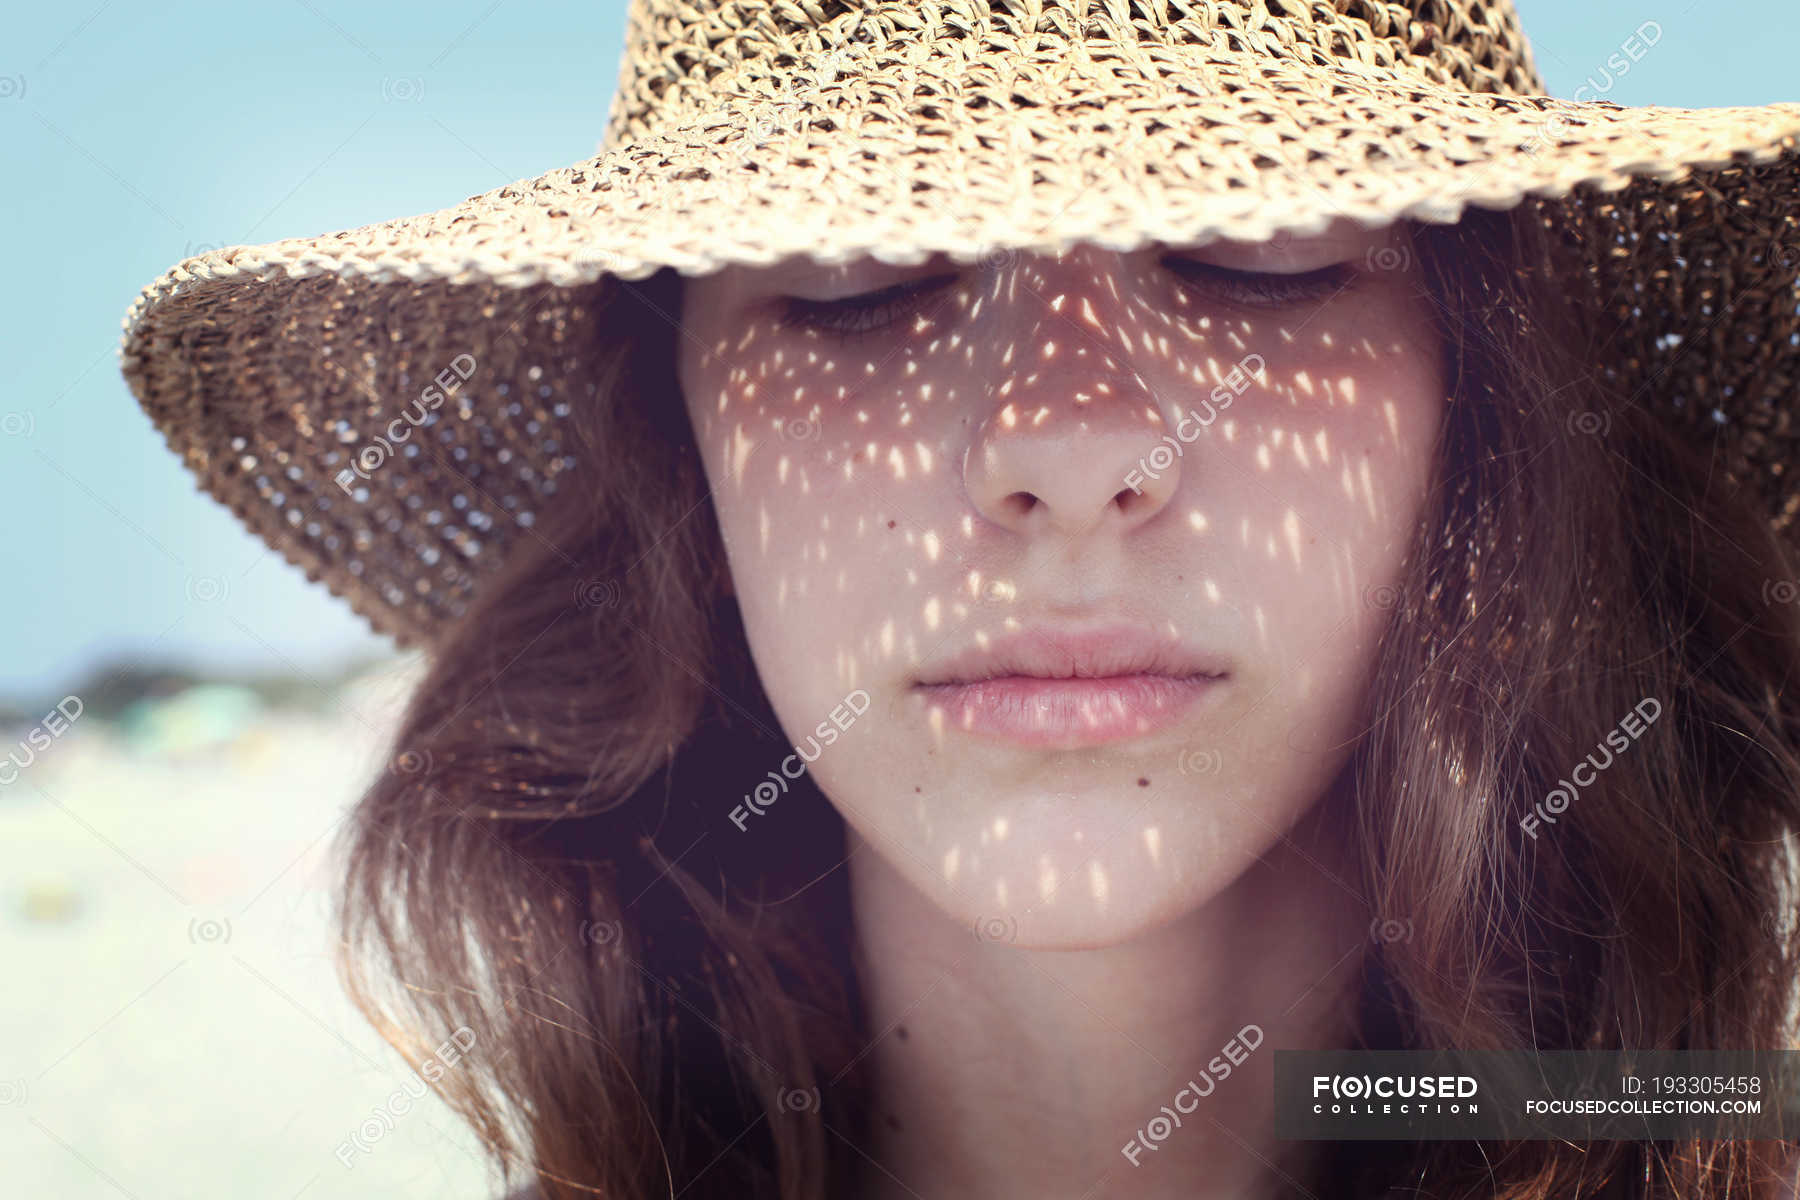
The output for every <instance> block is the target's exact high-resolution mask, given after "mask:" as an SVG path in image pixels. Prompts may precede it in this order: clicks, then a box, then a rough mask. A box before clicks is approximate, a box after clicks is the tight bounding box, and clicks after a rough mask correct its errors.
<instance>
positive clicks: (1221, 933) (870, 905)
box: [851, 809, 1369, 1200]
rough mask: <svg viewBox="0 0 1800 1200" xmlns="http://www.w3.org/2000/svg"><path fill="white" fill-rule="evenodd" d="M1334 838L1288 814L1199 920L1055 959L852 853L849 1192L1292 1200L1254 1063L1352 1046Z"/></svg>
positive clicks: (1261, 1066)
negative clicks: (859, 1073)
mask: <svg viewBox="0 0 1800 1200" xmlns="http://www.w3.org/2000/svg"><path fill="white" fill-rule="evenodd" d="M1316 812H1317V809H1315V814H1316ZM1341 841H1342V839H1341V838H1339V839H1331V838H1328V837H1321V836H1320V829H1319V822H1318V820H1317V817H1316V815H1313V816H1309V818H1308V819H1307V820H1306V821H1304V822H1302V825H1301V827H1300V828H1298V829H1296V830H1295V831H1294V833H1293V834H1292V835H1290V837H1289V838H1288V839H1285V840H1283V841H1282V842H1280V843H1278V844H1277V846H1276V847H1275V848H1273V849H1271V850H1270V851H1269V852H1268V853H1267V854H1266V855H1265V856H1264V857H1263V858H1262V859H1261V860H1259V861H1258V862H1257V863H1256V864H1255V865H1254V866H1252V867H1251V868H1250V869H1249V870H1248V871H1246V872H1245V873H1244V874H1243V875H1242V876H1240V877H1239V878H1238V879H1237V880H1236V881H1235V882H1234V883H1232V884H1231V885H1230V886H1229V887H1228V888H1227V889H1226V890H1225V891H1223V892H1221V893H1220V894H1219V895H1217V896H1216V897H1214V898H1213V899H1212V900H1211V901H1210V902H1208V903H1207V904H1205V905H1203V906H1202V907H1201V908H1200V909H1198V910H1196V911H1193V912H1190V913H1188V914H1186V915H1185V916H1183V917H1181V918H1179V919H1178V920H1175V921H1173V922H1170V923H1167V924H1164V925H1162V926H1160V927H1158V928H1156V929H1153V930H1150V931H1147V932H1145V933H1143V934H1142V935H1140V936H1138V937H1136V938H1134V939H1132V940H1130V941H1128V942H1125V943H1122V944H1116V945H1111V946H1107V947H1104V948H1101V949H1092V950H1077V951H1070V950H1030V949H1021V948H1019V947H1016V946H1011V945H1004V944H995V943H983V942H980V941H978V940H977V939H976V937H975V935H974V934H973V933H972V932H971V930H970V929H969V928H968V927H967V926H965V925H962V924H959V923H958V922H956V921H955V920H953V919H952V918H951V917H949V916H947V915H945V914H944V913H943V911H942V910H941V909H938V908H937V907H936V906H935V905H933V904H932V903H931V902H930V901H929V900H928V899H927V898H926V897H924V896H923V895H921V894H920V893H919V892H918V891H917V890H916V889H915V888H913V887H912V886H911V885H910V884H909V883H908V882H907V881H906V880H904V879H903V878H902V877H901V876H900V875H898V874H897V873H896V872H894V871H893V870H892V869H891V867H889V866H888V865H887V864H886V862H885V860H884V859H883V858H882V856H881V854H880V852H879V851H878V850H876V849H875V848H873V847H870V846H866V845H864V846H856V847H855V848H856V849H857V850H858V851H859V852H858V853H855V854H854V855H853V856H852V860H851V890H852V896H853V903H854V906H855V920H856V928H857V937H858V956H859V963H858V972H859V977H860V979H861V981H862V986H863V994H864V1002H865V1006H866V1010H865V1011H866V1016H867V1020H868V1028H869V1029H870V1031H871V1036H872V1037H873V1038H874V1039H875V1042H874V1045H873V1047H872V1049H871V1050H870V1052H869V1055H870V1068H871V1072H872V1074H871V1078H872V1079H873V1083H874V1091H873V1108H872V1111H871V1125H870V1132H869V1138H868V1139H867V1140H866V1144H865V1145H864V1146H863V1147H862V1148H863V1149H864V1150H865V1151H866V1161H865V1181H864V1182H865V1186H864V1187H863V1188H862V1189H861V1190H860V1192H859V1194H861V1195H868V1196H874V1197H878V1198H880V1200H888V1198H890V1197H893V1198H898V1197H906V1196H912V1197H920V1196H983V1197H989V1198H992V1200H1009V1198H1011V1197H1032V1198H1033V1200H1036V1198H1039V1197H1043V1196H1047V1195H1069V1196H1083V1197H1088V1198H1092V1200H1104V1198H1108V1197H1127V1196H1130V1197H1138V1198H1154V1197H1162V1196H1170V1197H1173V1196H1181V1197H1187V1198H1192V1197H1230V1198H1232V1200H1245V1198H1251V1197H1261V1196H1273V1195H1277V1194H1292V1192H1293V1191H1294V1185H1295V1183H1296V1182H1297V1181H1300V1180H1301V1179H1302V1177H1303V1175H1304V1173H1305V1172H1306V1170H1307V1161H1306V1156H1307V1155H1308V1153H1309V1148H1308V1143H1304V1142H1281V1141H1277V1140H1276V1138H1275V1136H1274V1124H1273V1116H1272V1111H1273V1106H1272V1099H1273V1078H1274V1059H1273V1053H1274V1051H1275V1050H1276V1049H1277V1048H1279V1049H1284V1050H1289V1049H1312V1048H1321V1049H1329V1048H1342V1047H1347V1046H1350V1045H1352V1044H1353V1042H1352V1040H1351V1038H1352V1036H1353V1031H1354V1024H1353V1019H1352V1018H1353V1011H1354V1009H1353V998H1354V988H1355V981H1356V978H1357V972H1358V968H1359V966H1360V963H1361V954H1360V950H1361V949H1362V948H1363V947H1364V946H1366V945H1367V944H1368V936H1369V935H1368V914H1367V911H1366V908H1365V907H1364V905H1363V903H1362V901H1361V898H1360V896H1359V895H1358V894H1356V892H1355V891H1354V890H1353V888H1354V885H1355V879H1356V877H1355V876H1354V875H1351V874H1347V873H1346V871H1345V869H1344V866H1345V862H1344V857H1343V852H1342V849H1341ZM1334 843H1335V845H1334ZM1165 1107H1166V1108H1167V1109H1168V1110H1169V1111H1170V1112H1172V1113H1175V1114H1177V1115H1179V1116H1180V1120H1181V1125H1180V1126H1179V1127H1177V1128H1172V1129H1170V1128H1166V1127H1165V1126H1164V1125H1163V1124H1162V1123H1163V1122H1167V1121H1169V1120H1170V1119H1171V1118H1170V1117H1169V1115H1168V1114H1167V1113H1165V1112H1164V1109H1165ZM1153 1118H1158V1119H1159V1121H1158V1124H1157V1125H1154V1126H1153V1125H1152V1124H1151V1122H1152V1119H1153Z"/></svg>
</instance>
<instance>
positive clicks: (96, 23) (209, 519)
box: [0, 0, 1800, 702]
mask: <svg viewBox="0 0 1800 1200" xmlns="http://www.w3.org/2000/svg"><path fill="white" fill-rule="evenodd" d="M1518 7H1519V11H1520V14H1521V17H1522V20H1523V22H1524V25H1525V28H1526V30H1527V32H1528V33H1529V34H1530V35H1531V37H1532V42H1533V45H1534V47H1535V49H1536V52H1537V56H1538V65H1539V69H1540V71H1541V72H1542V74H1543V75H1544V77H1545V80H1546V83H1547V84H1548V87H1549V90H1550V92H1551V93H1552V94H1553V95H1558V96H1571V95H1573V94H1574V93H1575V91H1576V89H1577V88H1580V87H1581V86H1582V84H1583V83H1584V82H1588V81H1592V83H1593V84H1594V87H1595V90H1596V91H1598V90H1601V89H1602V88H1606V87H1610V90H1608V91H1605V98H1606V99H1609V100H1614V101H1617V102H1619V103H1622V104H1647V103H1660V104H1671V105H1684V106H1696V107H1699V106H1712V105H1724V104H1765V103H1771V102H1774V101H1781V100H1795V99H1800V94H1797V91H1800V89H1797V88H1796V86H1795V84H1794V82H1793V81H1794V79H1795V75H1794V71H1793V62H1794V60H1795V57H1796V53H1797V51H1800V45H1797V43H1800V36H1797V35H1800V16H1796V14H1795V11H1794V9H1793V7H1792V3H1791V0H1788V2H1786V3H1776V2H1774V0H1754V2H1753V0H1712V2H1711V3H1704V4H1703V3H1701V2H1700V0H1691V2H1689V3H1687V4H1686V5H1685V6H1683V5H1682V4H1681V3H1679V2H1678V3H1675V4H1671V5H1668V6H1666V7H1664V8H1660V9H1659V8H1657V7H1655V6H1646V5H1641V4H1636V3H1633V4H1623V3H1610V2H1605V0H1581V3H1579V4H1572V3H1569V2H1568V0H1561V2H1556V0H1519V3H1518ZM623 16H624V4H623V0H600V2H599V3H590V4H567V3H538V4H534V5H530V6H526V5H523V4H507V3H505V2H504V0H498V2H494V0H475V2H468V3H437V4H432V5H426V4H420V3H410V2H409V3H388V4H382V5H358V4H350V3H345V2H343V0H292V2H289V0H274V2H272V3H269V4H259V5H250V6H246V5H241V4H224V3H193V4H180V5H171V6H162V5H158V6H140V5H126V4H119V3H112V2H108V3H101V4H98V5H95V4H92V3H83V4H81V5H79V6H77V7H74V8H57V7H55V6H51V5H33V6H20V8H19V9H16V10H14V11H13V12H11V13H9V15H8V17H7V18H6V22H5V36H4V38H0V47H4V48H3V49H0V137H3V138H4V142H3V143H0V144H3V145H4V155H3V157H0V163H3V164H4V169H5V175H6V178H8V179H9V180H11V181H12V182H11V186H9V187H7V188H6V189H4V191H3V192H0V213H3V214H4V227H5V231H6V232H5V239H6V246H7V250H8V254H7V257H8V259H9V261H11V262H12V263H13V264H14V266H15V268H16V270H15V272H14V274H13V276H12V277H11V278H12V280H13V284H12V286H11V287H9V288H6V289H5V290H4V291H0V328H4V329H5V330H6V331H7V337H6V345H7V346H8V347H9V350H10V352H9V353H8V355H7V359H8V367H9V370H8V372H7V376H8V381H7V383H8V385H7V387H6V390H5V394H4V395H3V396H0V503H3V504H4V511H6V512H7V513H8V520H7V521H6V523H5V526H4V529H5V544H4V554H5V558H6V562H7V565H8V568H9V569H8V570H7V572H6V574H7V577H9V578H11V579H12V580H13V581H14V582H13V583H12V585H10V586H9V587H6V588H5V589H4V591H0V618H4V628H5V629H6V630H7V631H8V638H7V642H6V647H5V651H4V653H3V654H0V702H4V701H6V700H8V699H13V700H23V699H28V698H37V697H40V696H42V695H44V694H45V693H47V692H49V691H52V690H54V689H57V688H59V687H63V686H65V685H67V684H69V683H72V682H74V681H76V680H77V679H79V678H80V677H81V676H82V675H83V674H84V673H85V672H86V671H87V670H89V669H91V668H92V667H94V666H96V665H99V664H101V663H104V662H110V661H113V660H114V659H117V658H120V657H124V656H138V657H145V658H149V659H153V660H156V661H168V662H174V663H186V664H193V665H198V666H202V667H219V668H231V667H239V666H245V667H259V666H272V667H281V666H283V665H286V666H290V667H292V668H294V669H298V670H302V671H306V672H309V673H315V672H316V673H330V672H332V671H334V670H335V669H336V668H337V666H338V665H339V664H340V663H341V662H342V661H343V660H344V659H346V658H347V657H349V656H351V655H354V654H358V653H367V652H371V651H375V652H379V651H381V650H384V649H388V648H390V647H389V644H388V643H387V642H385V641H384V640H381V639H378V638H376V637H375V635H373V634H371V633H368V632H366V631H365V630H364V628H363V626H362V625H361V623H360V621H359V620H357V619H356V618H354V617H353V616H352V615H350V614H349V612H348V611H347V610H345V609H343V608H341V607H340V605H339V604H338V603H337V602H336V601H334V600H332V598H331V597H330V596H329V594H328V593H326V592H325V590H324V589H323V588H322V587H320V586H318V585H314V584H309V583H307V582H306V581H305V579H304V577H303V576H301V574H300V573H299V572H298V571H297V570H295V569H293V568H292V567H289V566H288V565H287V564H286V563H285V562H284V561H282V560H281V559H280V558H279V557H278V556H276V555H275V554H273V553H270V552H267V551H265V550H264V548H263V546H262V544H261V543H260V542H259V541H256V540H255V539H253V538H252V537H250V535H248V534H247V533H244V532H242V531H241V530H240V529H239V527H238V525H237V523H236V521H235V519H234V518H233V517H232V516H231V515H230V514H229V513H228V512H226V511H225V510H224V509H223V508H221V507H220V506H218V505H217V504H215V503H214V502H212V501H211V500H210V499H208V498H206V497H205V496H203V495H201V494H200V493H199V492H198V491H197V490H196V487H195V484H194V483H193V482H192V480H191V479H190V477H189V476H188V475H187V474H186V472H185V471H184V470H183V469H182V468H181V466H180V464H179V463H178V461H177V460H176V458H175V456H174V455H172V454H170V453H169V452H168V451H167V450H166V449H165V448H164V447H163V445H162V441H161V438H160V437H159V436H157V435H156V434H155V433H154V432H153V431H152V429H151V427H150V425H149V422H148V420H147V419H146V418H145V417H144V416H143V415H142V414H141V413H140V412H139V410H138V408H137V405H136V402H135V401H134V400H133V399H132V398H131V396H130V394H129V393H128V392H127V391H126V389H125V386H124V383H123V381H122V380H121V379H120V377H119V374H118V369H117V358H116V346H117V341H118V334H119V326H120V320H121V318H122V317H123V315H124V313H125V310H126V308H127V307H128V306H129V305H130V303H131V301H132V299H133V298H134V297H135V296H136V294H137V292H138V290H139V289H140V288H141V287H143V286H144V285H145V284H147V283H149V282H150V281H151V280H153V279H154V278H156V276H158V275H159V274H161V273H162V272H163V271H164V270H166V269H167V268H168V267H169V266H171V265H173V264H174V263H175V262H176V261H177V260H179V259H181V258H182V257H184V256H185V255H187V254H190V253H198V252H199V251H200V250H202V249H207V248H211V247H214V246H221V245H232V244H238V243H246V242H248V243H257V242H266V241H273V240H275V239H277V238H282V237H289V236H296V235H305V234H313V233H321V232H325V231H329V230H335V229H343V228H349V227H351V226H356V225H362V224H365V223H368V222H371V221H377V220H382V219H385V218H388V217H395V216H402V215H406V214H411V213H417V212H424V211H428V210H431V209H435V208H440V207H443V206H444V205H447V204H450V203H454V202H455V201H457V200H460V199H462V198H463V197H465V196H469V195H473V194H475V193H477V192H482V191H486V190H488V189H490V188H493V187H496V186H498V185H500V184H502V183H506V182H508V181H511V180H514V179H520V178H526V177H529V176H532V175H536V174H539V173H541V172H543V171H547V170H550V169H552V168H554V167H558V166H562V165H565V164H567V163H571V162H574V161H577V160H579V159H583V158H586V157H589V156H590V155H592V154H593V153H594V151H595V148H596V142H597V140H598V138H599V136H600V134H601V132H602V130H603V127H604V125H605V120H606V113H607V108H608V104H609V101H610V99H611V94H612V90H613V86H614V83H615V80H616V79H617V72H618V60H619V53H620V46H621V32H622V26H623ZM1649 21H1653V22H1655V27H1656V28H1657V29H1658V30H1660V37H1658V38H1657V40H1656V44H1655V46H1654V47H1653V48H1651V50H1650V51H1649V53H1647V54H1646V55H1644V57H1643V58H1642V59H1641V60H1639V61H1637V62H1636V63H1634V64H1633V66H1632V68H1631V70H1630V72H1629V73H1628V74H1626V75H1625V76H1623V77H1622V78H1618V79H1617V80H1616V81H1615V80H1611V79H1610V78H1609V76H1608V75H1607V74H1606V73H1605V72H1604V67H1605V63H1606V61H1607V58H1608V56H1609V55H1611V54H1613V53H1614V52H1615V51H1617V50H1618V49H1619V47H1620V45H1621V43H1622V42H1623V41H1624V40H1625V39H1626V38H1627V37H1629V36H1631V35H1632V33H1633V31H1634V30H1638V29H1640V28H1642V27H1643V26H1644V25H1645V22H1649ZM1745 30H1762V31H1763V32H1761V33H1753V34H1746V33H1745V32H1744V31H1745ZM221 581H222V586H221Z"/></svg>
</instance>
